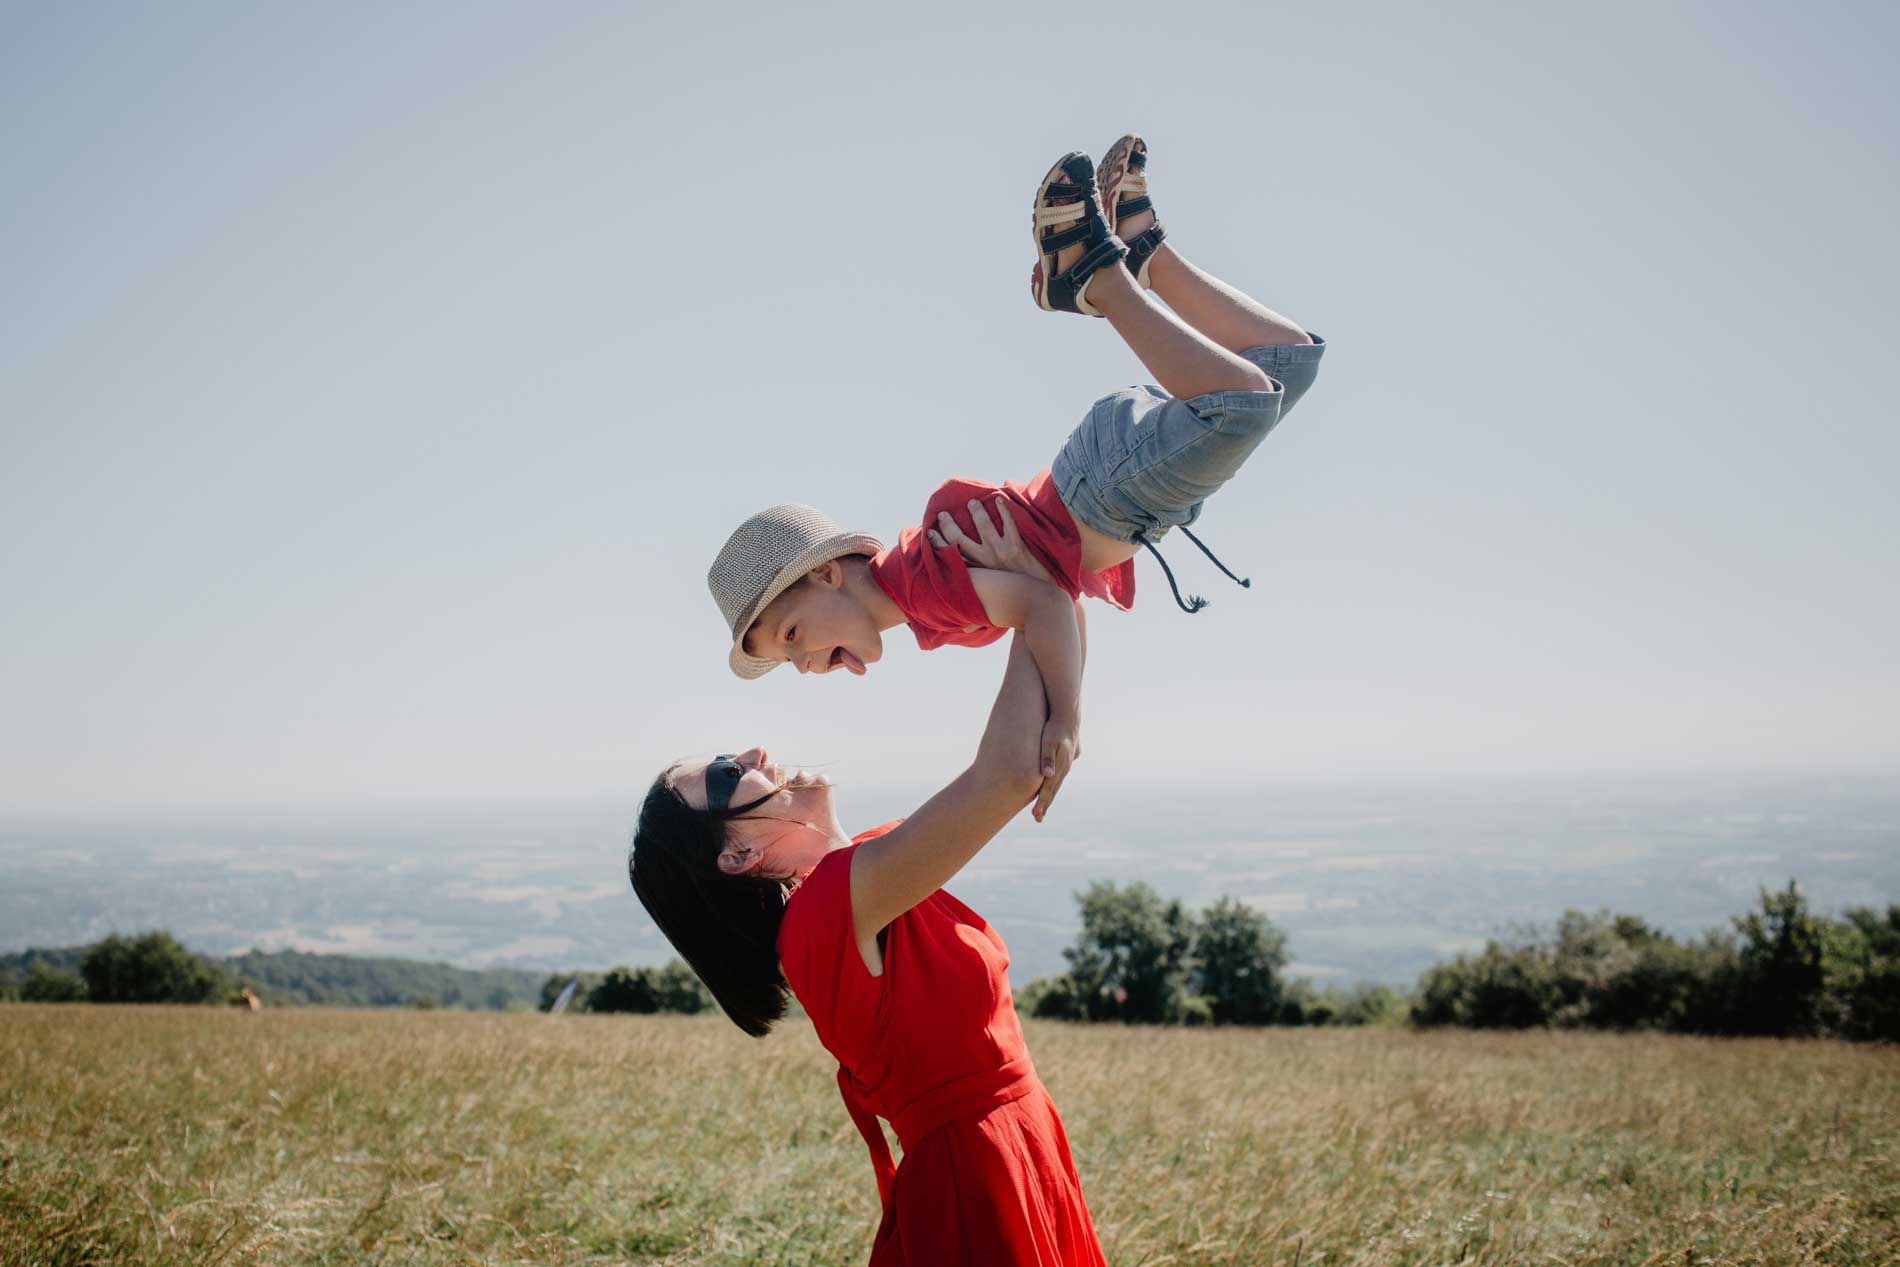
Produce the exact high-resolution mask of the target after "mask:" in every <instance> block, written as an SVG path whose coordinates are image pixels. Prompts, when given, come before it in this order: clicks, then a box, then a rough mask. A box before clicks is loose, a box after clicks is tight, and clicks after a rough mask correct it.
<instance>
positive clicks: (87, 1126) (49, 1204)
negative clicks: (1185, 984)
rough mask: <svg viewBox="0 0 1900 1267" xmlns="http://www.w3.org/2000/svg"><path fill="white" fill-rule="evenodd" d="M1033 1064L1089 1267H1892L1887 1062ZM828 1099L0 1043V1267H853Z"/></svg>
mask: <svg viewBox="0 0 1900 1267" xmlns="http://www.w3.org/2000/svg"><path fill="white" fill-rule="evenodd" d="M1029 1033H1030V1045H1031V1048H1032V1050H1033V1051H1034V1053H1035V1055H1036V1058H1037V1063H1038V1065H1039V1066H1040V1067H1041V1070H1042V1073H1043V1077H1044V1080H1045V1081H1046V1082H1047V1083H1048V1084H1049V1087H1050V1090H1051V1091H1052V1092H1053V1094H1054V1096H1055V1099H1056V1103H1057V1104H1058V1105H1059V1106H1060V1108H1061V1110H1062V1113H1063V1116H1064V1118H1065V1120H1066V1121H1067V1123H1068V1126H1069V1131H1070V1135H1071V1139H1072V1141H1073V1143H1074V1145H1075V1152H1076V1164H1077V1168H1078V1169H1079V1170H1080V1171H1081V1174H1082V1181H1083V1185H1084V1189H1085V1191H1086V1192H1087V1194H1088V1197H1089V1202H1090V1206H1091V1208H1092V1209H1093V1211H1094V1213H1095V1218H1096V1222H1097V1225H1098V1227H1099V1228H1100V1230H1101V1233H1102V1239H1103V1242H1104V1244H1105V1245H1106V1247H1107V1250H1108V1257H1109V1261H1110V1262H1111V1263H1114V1264H1117V1265H1118V1267H1135V1265H1136V1264H1145V1265H1147V1267H1160V1265H1161V1264H1176V1265H1185V1264H1217V1263H1273V1264H1292V1263H1294V1262H1296V1261H1297V1262H1299V1263H1301V1264H1303V1265H1304V1264H1314V1263H1325V1264H1343V1263H1368V1264H1370V1263H1380V1264H1385V1263H1417V1264H1449V1263H1459V1262H1498V1263H1504V1262H1510V1263H1537V1264H1548V1263H1628V1264H1645V1263H1656V1264H1664V1263H1668V1264H1696V1263H1762V1264H1769V1263H1777V1264H1778V1263H1797V1262H1816V1263H1853V1264H1861V1263H1865V1264H1874V1263H1881V1264H1892V1263H1895V1262H1900V1249H1897V1248H1896V1247H1900V1052H1897V1051H1894V1050H1891V1049H1877V1048H1867V1047H1859V1048H1856V1047H1849V1046H1846V1045H1841V1044H1833V1043H1801V1042H1774V1041H1746V1042H1736V1041H1727V1042H1724V1041H1708V1040H1698V1039H1686V1038H1660V1037H1618V1036H1610V1035H1581V1034H1564V1035H1546V1034H1526V1035H1498V1036H1490V1035H1474V1034H1466V1033H1456V1034H1426V1035H1418V1034H1409V1033H1402V1032H1391V1031H1313V1030H1269V1031H1223V1032H1210V1031H1196V1030H1142V1029H1121V1028H1115V1027H1107V1026H1103V1027H1083V1026H1064V1025H1056V1024H1051V1023H1041V1024H1033V1025H1031V1027H1030V1031H1029ZM832 1068H833V1066H832V1065H831V1063H830V1062H829V1060H828V1059H827V1058H826V1056H825V1053H824V1051H823V1049H821V1048H820V1047H819V1045H818V1043H817V1042H816V1040H815V1039H814V1038H813V1037H812V1035H811V1032H810V1030H809V1029H808V1028H806V1027H804V1026H802V1025H792V1026H788V1027H787V1030H786V1032H784V1033H782V1034H779V1035H775V1036H774V1037H772V1038H771V1039H768V1040H766V1041H764V1042H753V1041H752V1040H749V1039H746V1038H744V1037H743V1036H742V1035H740V1034H739V1033H738V1031H737V1030H735V1029H733V1028H732V1027H731V1026H730V1025H729V1024H728V1023H726V1022H725V1021H724V1020H718V1019H710V1018H684V1017H607V1016H574V1017H561V1018H549V1017H545V1016H540V1015H519V1014H513V1015H501V1014H462V1013H427V1012H342V1011H324V1010H300V1011H278V1012H265V1013H263V1014H262V1015H258V1016H251V1015H247V1014H242V1013H239V1012H236V1011H231V1010H208V1009H207V1010H199V1009H169V1008H144V1009H132V1008H108V1007H98V1006H87V1005H74V1006H65V1007H51V1006H30V1005H10V1006H0V1263H5V1264H8V1265H9V1267H12V1265H13V1264H22V1265H26V1264H33V1265H41V1264H44V1265H48V1267H50V1265H52V1264H92V1263H98V1264H104V1263H113V1264H120V1263H131V1264H187V1263H189V1264H209V1263H244V1262H259V1263H284V1264H339V1263H356V1262H382V1263H404V1264H409V1263H419V1264H434V1263H441V1264H449V1263H497V1264H499V1263H509V1264H513V1263H540V1264H577V1263H621V1262H631V1263H667V1264H688V1263H692V1264H712V1263H719V1264H741V1263H744V1264H754V1263H759V1264H834V1263H845V1264H850V1263H858V1262H862V1261H863V1259H864V1256H865V1254H866V1251H867V1249H868V1247H869V1244H870V1238H871V1231H872V1228H873V1225H874V1224H875V1221H876V1193H875V1190H874V1188H873V1186H872V1181H871V1174H870V1169H869V1166H868V1165H867V1163H866V1161H865V1157H864V1149H863V1145H862V1143H861V1142H860V1141H859V1139H858V1137H857V1135H856V1133H855V1132H854V1131H853V1129H852V1127H851V1124H850V1121H849V1119H848V1118H847V1117H846V1116H845V1112H844V1109H843V1108H842V1106H841V1105H840V1104H839V1103H838V1101H837V1098H836V1092H835V1088H834V1084H833V1082H832V1077H831V1072H832Z"/></svg>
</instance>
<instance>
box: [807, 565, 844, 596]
mask: <svg viewBox="0 0 1900 1267" xmlns="http://www.w3.org/2000/svg"><path fill="white" fill-rule="evenodd" d="M805 579H806V580H808V581H810V582H812V583H813V584H814V585H822V586H824V587H825V588H826V589H832V590H835V589H837V588H838V587H839V586H840V585H842V584H844V567H843V565H842V564H840V563H839V562H838V560H836V559H832V560H830V561H829V562H826V563H820V564H819V565H818V566H817V567H815V568H813V569H812V570H811V571H809V572H807V573H805Z"/></svg>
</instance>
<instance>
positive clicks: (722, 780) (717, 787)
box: [706, 752, 745, 813]
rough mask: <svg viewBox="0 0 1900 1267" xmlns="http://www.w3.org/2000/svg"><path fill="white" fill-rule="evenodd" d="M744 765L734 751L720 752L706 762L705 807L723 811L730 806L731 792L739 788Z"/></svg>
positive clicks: (719, 811)
mask: <svg viewBox="0 0 1900 1267" xmlns="http://www.w3.org/2000/svg"><path fill="white" fill-rule="evenodd" d="M744 777H745V767H744V766H742V765H740V764H739V756H738V754H737V753H734V752H722V753H720V754H719V755H718V756H716V757H714V758H713V759H712V760H711V761H708V762H707V763H706V808H707V809H709V810H712V811H713V812H715V813H724V812H725V811H726V810H729V809H731V808H732V794H733V793H734V792H736V791H738V790H739V780H740V779H743V778H744Z"/></svg>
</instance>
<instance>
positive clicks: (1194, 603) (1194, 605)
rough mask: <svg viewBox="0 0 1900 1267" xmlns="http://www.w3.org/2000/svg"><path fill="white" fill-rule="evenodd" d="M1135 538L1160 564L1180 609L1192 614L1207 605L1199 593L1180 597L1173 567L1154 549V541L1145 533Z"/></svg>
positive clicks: (1179, 588)
mask: <svg viewBox="0 0 1900 1267" xmlns="http://www.w3.org/2000/svg"><path fill="white" fill-rule="evenodd" d="M1135 540H1137V541H1139V542H1141V544H1142V545H1143V546H1145V547H1147V550H1148V553H1149V554H1152V555H1154V556H1155V562H1156V563H1159V564H1160V565H1161V570H1162V571H1163V572H1165V573H1167V576H1168V588H1169V589H1171V590H1173V591H1174V601H1175V602H1176V603H1179V604H1180V606H1181V610H1182V611H1184V612H1186V613H1187V614H1188V615H1190V616H1192V615H1193V614H1194V613H1195V612H1197V611H1199V610H1201V608H1203V607H1205V606H1207V600H1206V599H1205V598H1202V597H1201V596H1200V595H1199V594H1189V595H1188V596H1187V597H1186V598H1182V597H1181V587H1180V586H1179V585H1176V584H1175V583H1174V569H1173V568H1171V567H1169V566H1168V561H1167V560H1166V559H1164V558H1162V557H1161V551H1159V550H1157V549H1155V543H1154V542H1152V541H1150V540H1148V534H1147V533H1143V534H1142V535H1141V536H1139V537H1136V538H1135Z"/></svg>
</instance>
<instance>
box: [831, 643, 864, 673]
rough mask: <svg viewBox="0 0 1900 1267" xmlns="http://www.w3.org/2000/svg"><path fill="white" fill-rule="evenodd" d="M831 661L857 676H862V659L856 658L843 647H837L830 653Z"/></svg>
mask: <svg viewBox="0 0 1900 1267" xmlns="http://www.w3.org/2000/svg"><path fill="white" fill-rule="evenodd" d="M831 662H832V663H833V664H836V665H838V666H840V667H842V668H846V669H849V670H851V672H852V673H854V674H856V675H857V676H858V677H863V676H864V661H862V660H860V659H858V658H857V657H856V656H854V655H852V654H851V653H850V652H849V651H846V650H845V649H844V648H843V647H839V648H838V649H837V650H836V651H833V652H832V653H831Z"/></svg>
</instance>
